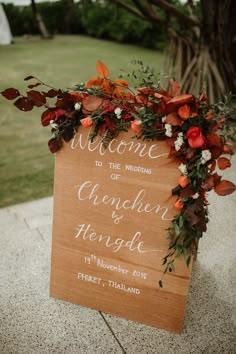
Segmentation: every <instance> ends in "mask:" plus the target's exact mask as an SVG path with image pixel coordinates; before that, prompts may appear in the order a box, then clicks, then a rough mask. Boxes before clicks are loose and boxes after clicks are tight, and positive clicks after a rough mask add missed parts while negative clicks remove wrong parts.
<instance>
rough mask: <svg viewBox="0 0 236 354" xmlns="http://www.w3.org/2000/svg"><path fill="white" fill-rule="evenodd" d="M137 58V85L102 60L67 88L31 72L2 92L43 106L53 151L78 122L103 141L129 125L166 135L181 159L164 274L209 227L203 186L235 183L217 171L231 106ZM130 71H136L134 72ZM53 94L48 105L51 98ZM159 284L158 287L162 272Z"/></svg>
mask: <svg viewBox="0 0 236 354" xmlns="http://www.w3.org/2000/svg"><path fill="white" fill-rule="evenodd" d="M137 64H138V65H139V66H140V67H141V70H139V73H143V74H144V77H142V78H141V79H140V80H141V83H139V86H138V87H137V88H136V89H130V88H129V86H128V82H127V81H126V80H124V79H123V78H119V79H114V80H111V79H110V78H109V70H108V68H107V67H106V65H105V64H103V63H102V62H101V61H98V62H97V65H96V70H97V73H98V75H96V76H93V77H92V78H91V79H90V80H89V81H88V82H87V83H82V84H79V85H77V86H76V87H75V89H73V90H71V91H70V90H67V91H63V90H61V89H55V88H53V87H50V86H48V85H46V84H44V83H43V82H42V81H40V80H39V79H37V78H35V77H33V76H28V77H26V78H25V80H26V81H28V80H33V79H34V80H36V83H34V84H31V85H28V88H29V90H28V91H27V94H26V95H22V94H21V93H20V92H19V91H18V90H17V89H14V88H8V89H6V90H4V91H2V92H1V94H2V95H3V96H4V97H5V98H6V99H8V100H15V99H16V101H15V102H14V105H15V106H16V107H17V108H18V109H20V110H22V111H24V112H26V111H30V110H32V109H33V107H45V108H46V110H44V111H43V113H42V115H41V123H42V125H43V126H50V127H51V132H52V137H51V138H50V140H49V142H48V146H49V149H50V151H51V152H52V153H54V152H56V151H58V150H59V149H60V147H61V146H62V141H63V140H64V141H66V142H68V141H70V140H71V139H72V138H73V136H74V135H75V134H76V131H77V130H78V128H79V127H80V126H81V125H82V126H84V127H86V128H88V127H92V128H93V129H92V130H93V132H92V133H91V135H90V139H91V140H93V139H94V138H95V137H96V136H97V135H100V136H101V140H102V143H103V144H104V146H107V145H108V144H109V142H110V141H111V140H112V139H113V138H115V137H116V136H117V135H118V134H119V132H121V131H127V130H128V129H130V128H131V129H132V130H133V131H134V133H135V137H136V138H137V139H144V140H156V141H158V140H165V141H166V144H167V145H168V146H169V149H170V150H169V158H170V159H174V160H177V161H179V170H180V171H181V177H180V178H179V179H178V181H176V186H173V189H172V195H173V196H174V197H175V201H174V206H175V207H176V216H175V217H174V218H173V220H172V222H171V225H170V227H169V229H168V230H167V231H168V239H169V250H168V254H167V255H166V256H165V257H164V258H163V264H164V265H165V267H164V272H163V274H165V273H166V272H167V271H170V272H171V271H173V270H174V269H175V265H174V261H175V259H176V258H177V257H180V256H181V255H183V257H184V259H185V262H186V264H187V266H188V265H189V264H190V262H191V258H192V257H194V256H196V253H197V249H198V241H199V239H200V238H201V237H202V234H203V232H205V231H206V229H207V223H208V202H207V197H206V194H207V192H208V191H210V190H214V191H215V192H216V193H217V194H218V195H221V196H224V195H228V194H231V193H233V192H234V191H235V189H236V186H235V185H234V183H232V182H230V181H227V180H224V179H222V177H221V176H220V175H218V173H217V172H216V168H217V167H218V169H220V170H224V169H226V168H228V167H230V166H231V162H230V156H231V155H233V153H234V152H233V150H232V147H231V144H230V143H228V142H227V141H226V137H227V134H223V133H221V132H222V130H223V129H224V128H225V127H227V121H228V118H229V116H230V110H228V109H227V106H226V105H225V104H222V103H220V104H214V105H210V104H209V102H208V98H207V96H206V94H205V93H204V92H203V93H202V94H201V95H200V96H199V97H195V96H193V95H192V94H186V93H184V94H181V93H180V86H179V85H178V84H177V83H176V82H175V81H174V80H170V86H171V90H169V91H167V90H165V89H162V88H161V87H160V85H159V82H154V81H153V77H154V76H153V75H154V74H153V71H152V70H151V69H150V68H149V67H146V66H144V65H143V63H142V62H141V61H138V62H137ZM131 75H132V76H133V77H134V78H137V75H136V74H135V73H134V72H133V73H132V74H128V76H131ZM36 87H37V88H38V89H35V88H36ZM39 87H40V90H39ZM42 87H44V88H45V87H46V88H47V90H46V91H44V90H42ZM52 99H54V100H55V103H53V105H51V104H50V103H49V102H51V101H52ZM226 156H228V157H226ZM159 285H160V286H161V287H162V280H160V281H159Z"/></svg>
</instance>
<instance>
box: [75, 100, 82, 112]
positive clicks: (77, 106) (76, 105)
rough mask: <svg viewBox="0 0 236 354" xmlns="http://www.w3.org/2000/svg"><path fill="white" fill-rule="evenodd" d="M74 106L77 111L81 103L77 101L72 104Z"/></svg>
mask: <svg viewBox="0 0 236 354" xmlns="http://www.w3.org/2000/svg"><path fill="white" fill-rule="evenodd" d="M74 107H75V110H76V111H79V110H80V108H81V103H79V102H77V103H76V104H75V105H74Z"/></svg>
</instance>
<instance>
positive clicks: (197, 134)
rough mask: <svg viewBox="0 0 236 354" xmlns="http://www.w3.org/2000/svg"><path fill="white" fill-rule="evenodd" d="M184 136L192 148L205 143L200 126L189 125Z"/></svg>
mask: <svg viewBox="0 0 236 354" xmlns="http://www.w3.org/2000/svg"><path fill="white" fill-rule="evenodd" d="M186 137H187V138H188V143H189V146H191V147H192V148H198V147H200V146H202V145H203V144H204V143H205V137H204V135H203V134H202V129H201V128H200V127H196V126H194V127H190V128H189V129H188V131H187V133H186Z"/></svg>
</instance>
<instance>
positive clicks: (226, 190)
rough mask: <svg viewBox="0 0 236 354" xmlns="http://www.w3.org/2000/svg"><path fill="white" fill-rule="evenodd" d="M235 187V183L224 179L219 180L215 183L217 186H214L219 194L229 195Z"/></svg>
mask: <svg viewBox="0 0 236 354" xmlns="http://www.w3.org/2000/svg"><path fill="white" fill-rule="evenodd" d="M235 189H236V186H235V184H234V183H233V182H230V181H227V180H225V179H223V180H222V181H220V183H219V184H217V186H216V187H215V188H214V190H215V192H216V193H217V194H218V195H221V196H224V195H229V194H231V193H233V192H234V191H235Z"/></svg>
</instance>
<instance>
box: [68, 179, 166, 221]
mask: <svg viewBox="0 0 236 354" xmlns="http://www.w3.org/2000/svg"><path fill="white" fill-rule="evenodd" d="M75 188H76V189H78V191H77V196H78V199H79V200H80V201H84V200H89V201H91V203H92V204H93V205H95V206H98V205H108V206H112V207H113V208H114V209H115V210H117V211H122V210H131V211H136V212H138V213H154V214H159V215H160V217H161V219H162V220H167V221H169V220H172V218H168V216H167V215H166V214H168V211H169V209H168V208H167V207H165V206H161V205H160V204H150V203H148V202H147V201H145V195H146V191H145V189H141V190H140V191H138V193H137V194H136V195H135V196H134V198H133V199H122V198H120V197H114V196H109V195H108V194H105V195H104V194H102V193H103V192H102V188H101V186H100V185H99V184H98V183H96V184H93V182H91V181H85V182H84V183H82V184H81V185H77V186H75Z"/></svg>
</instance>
